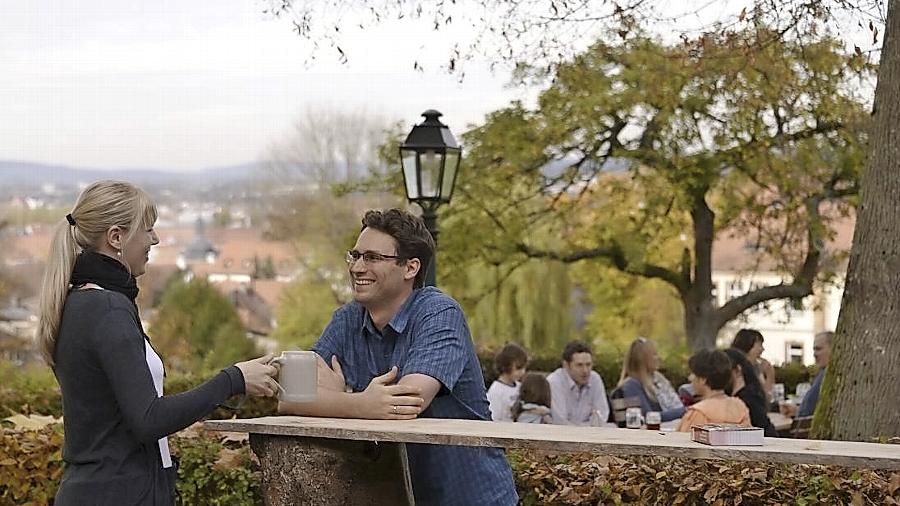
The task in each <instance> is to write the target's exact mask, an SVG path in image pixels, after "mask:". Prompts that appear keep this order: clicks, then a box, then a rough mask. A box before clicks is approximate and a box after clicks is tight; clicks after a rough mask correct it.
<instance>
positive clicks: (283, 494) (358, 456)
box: [250, 434, 415, 506]
mask: <svg viewBox="0 0 900 506" xmlns="http://www.w3.org/2000/svg"><path fill="white" fill-rule="evenodd" d="M250 447H251V448H252V449H253V452H254V453H255V454H256V456H257V457H259V463H260V468H261V470H262V496H263V502H264V503H265V504H266V505H267V506H288V505H294V504H303V505H331V504H338V505H341V506H363V505H366V506H369V505H381V504H384V505H392V506H393V505H405V504H409V505H413V504H415V502H414V499H413V494H412V487H411V485H410V480H409V468H408V465H407V460H406V445H404V444H403V443H373V442H370V441H348V440H341V439H324V438H307V437H295V436H275V435H268V434H250Z"/></svg>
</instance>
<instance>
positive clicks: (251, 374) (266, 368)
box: [234, 353, 279, 397]
mask: <svg viewBox="0 0 900 506" xmlns="http://www.w3.org/2000/svg"><path fill="white" fill-rule="evenodd" d="M273 356H274V355H272V354H271V353H269V354H267V355H265V356H262V357H259V358H254V359H253V360H248V361H246V362H238V363H237V364H234V365H235V367H237V368H238V369H240V370H241V374H243V375H244V385H245V388H244V390H245V392H246V393H247V395H252V396H258V397H272V396H274V395H276V394H277V393H278V387H279V385H278V382H277V381H276V380H275V376H276V375H277V374H278V368H277V367H275V366H274V365H271V364H269V362H271V360H272V357H273Z"/></svg>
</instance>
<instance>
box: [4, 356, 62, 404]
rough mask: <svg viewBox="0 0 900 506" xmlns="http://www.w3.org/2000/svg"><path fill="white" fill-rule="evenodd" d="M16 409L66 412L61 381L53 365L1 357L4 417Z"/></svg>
mask: <svg viewBox="0 0 900 506" xmlns="http://www.w3.org/2000/svg"><path fill="white" fill-rule="evenodd" d="M16 413H22V414H25V415H30V414H32V413H36V414H42V415H53V416H56V417H59V416H62V397H61V394H60V391H59V385H58V384H57V383H56V378H55V377H54V376H53V371H51V370H50V368H49V367H47V366H45V365H43V364H31V365H27V366H24V367H21V366H16V365H15V364H13V363H11V362H7V361H0V418H6V417H7V416H11V415H13V414H16Z"/></svg>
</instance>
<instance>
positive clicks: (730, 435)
mask: <svg viewBox="0 0 900 506" xmlns="http://www.w3.org/2000/svg"><path fill="white" fill-rule="evenodd" d="M691 441H696V442H698V443H703V444H707V445H715V446H719V445H722V446H762V444H763V430H762V429H760V428H759V427H743V426H740V425H734V424H729V423H706V424H703V425H694V426H692V427H691Z"/></svg>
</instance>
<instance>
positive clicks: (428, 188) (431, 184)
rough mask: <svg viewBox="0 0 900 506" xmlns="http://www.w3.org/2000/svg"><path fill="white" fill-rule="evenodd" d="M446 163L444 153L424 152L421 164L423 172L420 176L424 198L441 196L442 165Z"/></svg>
mask: <svg viewBox="0 0 900 506" xmlns="http://www.w3.org/2000/svg"><path fill="white" fill-rule="evenodd" d="M443 161H444V156H443V154H442V153H438V152H437V151H435V150H433V149H429V150H426V151H424V152H422V154H421V156H420V157H419V164H420V165H421V167H422V170H421V171H420V172H419V175H420V176H421V178H422V197H425V198H436V197H440V195H441V165H442V162H443Z"/></svg>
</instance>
